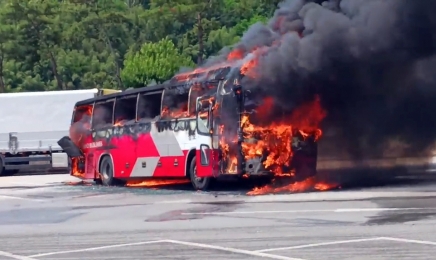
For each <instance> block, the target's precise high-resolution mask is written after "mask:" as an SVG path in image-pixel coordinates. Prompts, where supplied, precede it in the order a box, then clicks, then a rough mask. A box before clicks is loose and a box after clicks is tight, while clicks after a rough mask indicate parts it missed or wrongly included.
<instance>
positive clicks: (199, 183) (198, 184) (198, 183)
mask: <svg viewBox="0 0 436 260" xmlns="http://www.w3.org/2000/svg"><path fill="white" fill-rule="evenodd" d="M189 179H191V183H192V186H193V187H194V189H195V190H203V191H206V190H208V189H209V186H210V184H211V182H212V178H210V177H198V176H197V163H196V158H195V156H194V157H193V158H192V160H191V164H190V167H189Z"/></svg>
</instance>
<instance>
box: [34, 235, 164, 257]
mask: <svg viewBox="0 0 436 260" xmlns="http://www.w3.org/2000/svg"><path fill="white" fill-rule="evenodd" d="M162 242H166V240H154V241H143V242H136V243H126V244H116V245H108V246H99V247H90V248H83V249H76V250H67V251H57V252H50V253H42V254H37V255H30V256H28V257H42V256H49V255H61V254H70V253H80V252H89V251H96V250H102V249H109V248H117V247H125V246H139V245H147V244H157V243H162ZM29 260H30V259H29Z"/></svg>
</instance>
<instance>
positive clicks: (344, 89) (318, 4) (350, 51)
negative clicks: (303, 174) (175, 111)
mask: <svg viewBox="0 0 436 260" xmlns="http://www.w3.org/2000/svg"><path fill="white" fill-rule="evenodd" d="M435 14H436V1H434V0H419V1H411V0H330V1H325V0H324V1H313V0H312V1H309V0H287V1H284V2H282V3H281V4H280V5H279V7H278V9H277V11H276V12H275V15H274V17H273V18H272V19H271V20H270V21H269V23H268V24H266V25H263V24H260V23H259V24H255V25H253V26H252V27H251V28H250V29H249V30H248V31H247V32H246V33H245V34H244V35H243V37H242V39H241V42H240V43H238V44H237V45H236V46H235V48H238V49H241V50H244V51H246V53H248V52H250V50H253V48H255V47H259V46H265V47H267V48H268V50H267V51H266V52H264V53H263V54H262V55H261V56H260V57H259V63H258V65H257V67H256V72H257V73H256V75H258V76H257V77H256V78H255V79H252V78H249V77H245V78H244V79H243V81H242V83H243V85H245V86H246V87H249V88H251V89H255V90H260V91H261V92H268V93H269V95H270V96H272V97H273V98H274V100H275V102H276V104H278V105H280V106H281V107H282V108H284V109H293V108H295V107H296V106H299V105H301V104H304V103H305V102H307V101H309V100H311V99H313V98H314V96H315V95H318V96H319V97H320V99H321V102H322V106H323V108H324V109H325V110H326V111H327V117H326V118H325V120H324V122H323V129H325V131H326V132H328V129H329V128H331V129H333V128H334V129H339V132H337V133H336V137H335V138H336V141H337V143H336V145H338V146H342V147H343V148H344V149H346V150H347V151H348V152H349V153H350V154H352V155H353V156H355V157H357V158H358V157H362V156H372V155H380V154H381V153H383V152H384V150H385V148H386V147H387V145H388V143H389V142H391V141H392V140H394V139H395V140H400V141H401V142H402V143H404V144H408V145H409V148H408V150H407V151H406V152H407V153H411V154H412V153H413V154H416V153H421V152H425V151H426V150H427V148H429V145H433V143H434V141H435V139H436V115H435V112H436V72H435V69H434V68H436V55H435V54H436V15H435ZM227 53H228V52H227ZM222 54H223V55H222V56H221V57H224V56H225V54H226V52H225V51H223V53H222ZM217 60H219V57H215V58H214V59H213V61H214V62H216V61H217ZM253 92H254V91H253Z"/></svg>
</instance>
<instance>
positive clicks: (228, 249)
mask: <svg viewBox="0 0 436 260" xmlns="http://www.w3.org/2000/svg"><path fill="white" fill-rule="evenodd" d="M157 243H171V244H178V245H185V246H190V247H200V248H207V249H212V250H220V251H225V252H230V253H236V254H242V255H251V256H257V257H265V258H270V259H279V260H305V259H301V258H292V257H286V256H279V255H272V254H267V253H262V252H255V251H249V250H244V249H236V248H231V247H222V246H215V245H208V244H200V243H193V242H185V241H179V240H155V241H145V242H137V243H127V244H117V245H109V246H99V247H91V248H84V249H76V250H68V251H58V252H50V253H42V254H36V255H30V256H27V258H16V259H17V260H36V259H33V258H35V257H43V256H51V255H60V254H70V253H80V252H88V251H96V250H102V249H109V248H117V247H125V246H138V245H147V244H157Z"/></svg>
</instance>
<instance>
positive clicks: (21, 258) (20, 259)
mask: <svg viewBox="0 0 436 260" xmlns="http://www.w3.org/2000/svg"><path fill="white" fill-rule="evenodd" d="M0 256H5V257H9V258H12V259H16V260H37V259H35V258H32V257H30V256H22V255H15V254H12V253H9V252H5V251H0Z"/></svg>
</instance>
